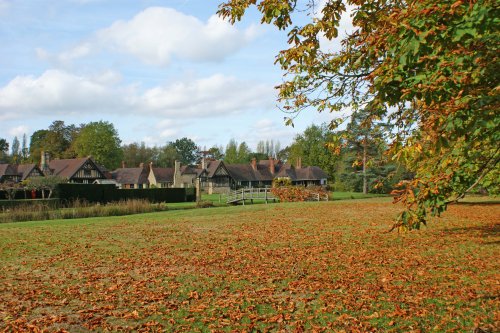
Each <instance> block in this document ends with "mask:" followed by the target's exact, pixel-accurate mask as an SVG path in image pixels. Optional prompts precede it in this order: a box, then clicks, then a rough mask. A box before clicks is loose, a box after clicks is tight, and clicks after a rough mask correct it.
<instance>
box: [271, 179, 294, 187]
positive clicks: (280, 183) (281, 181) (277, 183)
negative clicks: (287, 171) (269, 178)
mask: <svg viewBox="0 0 500 333" xmlns="http://www.w3.org/2000/svg"><path fill="white" fill-rule="evenodd" d="M282 186H292V180H291V179H290V178H288V177H276V178H274V179H273V187H282Z"/></svg>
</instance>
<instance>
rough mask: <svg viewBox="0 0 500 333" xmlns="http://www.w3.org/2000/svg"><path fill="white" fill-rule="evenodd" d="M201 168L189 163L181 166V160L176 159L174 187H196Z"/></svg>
mask: <svg viewBox="0 0 500 333" xmlns="http://www.w3.org/2000/svg"><path fill="white" fill-rule="evenodd" d="M200 172H202V170H201V169H196V168H192V167H190V166H188V165H183V166H181V162H179V161H175V167H174V183H173V187H181V188H188V187H195V185H196V179H197V178H198V176H199V174H200Z"/></svg>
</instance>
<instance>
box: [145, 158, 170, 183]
mask: <svg viewBox="0 0 500 333" xmlns="http://www.w3.org/2000/svg"><path fill="white" fill-rule="evenodd" d="M148 181H149V185H150V186H151V187H156V188H167V187H173V186H174V168H155V167H153V163H150V164H149V175H148Z"/></svg>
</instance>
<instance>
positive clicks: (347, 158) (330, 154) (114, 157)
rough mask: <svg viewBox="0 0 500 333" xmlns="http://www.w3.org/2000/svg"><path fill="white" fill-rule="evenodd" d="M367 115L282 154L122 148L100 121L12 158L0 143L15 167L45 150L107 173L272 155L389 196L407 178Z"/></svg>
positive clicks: (18, 150) (183, 143)
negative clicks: (91, 162) (145, 166)
mask: <svg viewBox="0 0 500 333" xmlns="http://www.w3.org/2000/svg"><path fill="white" fill-rule="evenodd" d="M366 116H367V114H366V113H361V112H356V113H354V114H353V115H352V117H351V121H350V123H349V124H348V126H347V128H346V129H345V130H343V131H333V130H332V129H330V127H329V126H328V125H327V124H322V125H319V126H317V125H312V126H310V127H308V128H307V129H306V130H305V131H304V132H303V133H301V134H298V135H297V136H296V137H295V138H294V140H293V142H292V144H290V145H289V146H287V147H285V148H283V149H282V148H281V143H280V142H279V141H274V140H267V141H264V140H261V141H259V142H258V143H257V146H256V150H255V151H252V149H250V147H249V146H248V144H247V143H246V142H244V141H243V142H240V143H238V142H237V141H236V140H234V139H231V140H230V141H229V142H228V143H227V145H226V146H225V148H224V147H223V146H214V147H211V148H209V149H203V150H202V149H200V147H199V146H198V145H197V144H196V143H195V142H194V141H193V140H191V139H189V138H181V139H177V140H175V141H171V142H167V143H166V144H165V145H164V146H155V147H148V146H146V144H145V143H144V142H140V143H139V142H134V143H131V144H126V145H120V143H121V140H120V138H119V137H118V134H117V131H116V130H115V128H114V126H113V125H112V124H111V123H108V122H103V121H100V122H91V123H89V124H82V125H80V126H75V125H66V124H65V123H64V122H63V121H54V122H53V123H52V124H51V125H50V126H49V127H48V128H47V129H42V130H38V131H35V132H34V133H33V135H32V136H31V142H30V144H29V146H28V144H27V138H26V135H25V136H23V140H22V144H21V145H20V144H19V140H18V139H17V138H14V142H13V144H12V149H11V153H10V155H9V154H8V150H9V149H8V147H9V145H8V143H7V142H6V141H5V140H4V139H1V140H0V147H4V148H3V150H2V151H3V153H4V154H3V155H4V156H3V157H4V159H6V158H7V159H10V161H11V162H13V163H20V162H30V163H39V161H40V156H41V151H42V150H43V151H46V152H48V153H49V154H50V156H51V157H52V158H74V157H85V156H89V155H91V156H92V157H93V158H94V159H95V160H96V161H97V162H98V163H100V164H102V165H104V166H105V167H106V168H108V169H110V170H113V169H115V168H117V167H119V166H121V163H122V161H123V162H124V163H125V165H126V166H128V167H136V166H138V165H139V164H140V163H149V162H152V163H153V164H154V165H155V166H159V167H172V166H173V165H174V162H175V160H179V161H181V162H182V163H183V164H185V165H192V164H196V163H199V162H200V159H201V158H202V157H203V156H204V157H207V158H211V159H216V160H223V161H225V162H226V163H229V164H238V163H241V164H245V163H249V162H250V161H251V160H252V159H253V158H256V159H257V160H265V159H268V158H269V156H272V157H275V158H277V159H280V160H282V161H284V162H289V163H290V164H292V165H294V166H297V163H298V161H299V160H300V161H301V165H302V166H319V167H321V168H322V169H323V170H325V171H326V172H327V174H328V175H330V183H331V184H334V186H335V188H336V189H337V190H346V191H357V192H365V193H367V192H388V191H390V190H391V189H392V187H393V185H394V184H395V183H396V182H397V181H398V180H400V179H402V178H410V176H411V175H410V174H409V173H408V172H407V171H406V169H404V167H403V166H401V165H399V164H397V163H396V162H394V161H388V160H387V158H386V157H385V155H384V152H385V151H387V149H388V145H387V142H386V140H385V137H384V135H383V130H382V129H383V127H384V124H381V123H380V124H378V125H376V126H372V127H370V128H369V129H367V128H365V127H364V126H363V122H364V121H366ZM335 142H336V144H334V143H335ZM339 147H340V148H339Z"/></svg>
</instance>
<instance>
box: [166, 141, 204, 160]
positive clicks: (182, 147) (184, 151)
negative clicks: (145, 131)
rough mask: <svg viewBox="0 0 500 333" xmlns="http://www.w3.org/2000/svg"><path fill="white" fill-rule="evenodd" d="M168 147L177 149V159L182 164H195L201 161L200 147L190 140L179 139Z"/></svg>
mask: <svg viewBox="0 0 500 333" xmlns="http://www.w3.org/2000/svg"><path fill="white" fill-rule="evenodd" d="M167 146H171V147H173V148H175V151H176V152H177V158H178V159H179V160H180V162H181V163H182V164H187V165H190V164H194V163H197V162H198V160H199V159H200V151H199V149H198V146H196V143H195V142H194V141H193V140H191V139H189V138H182V139H177V140H175V141H174V142H169V143H168V145H167Z"/></svg>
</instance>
